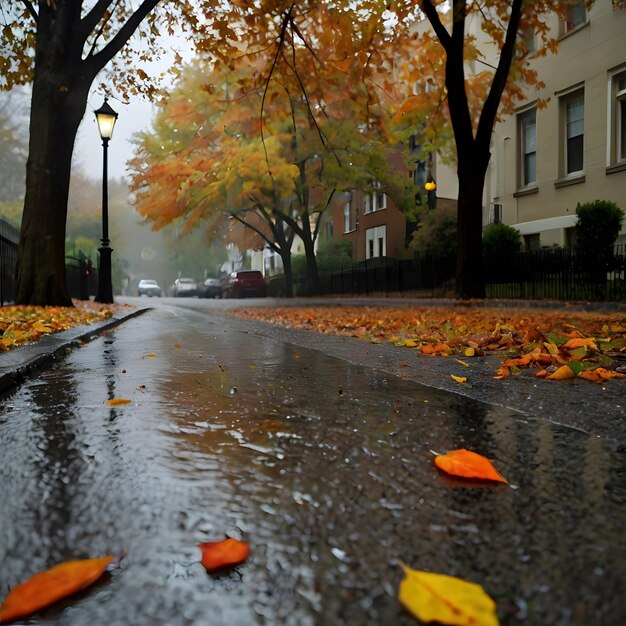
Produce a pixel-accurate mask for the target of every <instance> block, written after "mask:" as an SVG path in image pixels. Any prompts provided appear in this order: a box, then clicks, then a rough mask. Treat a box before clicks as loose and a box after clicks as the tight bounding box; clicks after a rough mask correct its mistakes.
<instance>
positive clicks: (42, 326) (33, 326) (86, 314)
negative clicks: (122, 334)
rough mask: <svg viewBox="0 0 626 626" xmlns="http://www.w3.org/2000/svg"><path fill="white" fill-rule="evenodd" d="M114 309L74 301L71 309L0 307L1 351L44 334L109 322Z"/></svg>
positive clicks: (112, 307) (35, 339)
mask: <svg viewBox="0 0 626 626" xmlns="http://www.w3.org/2000/svg"><path fill="white" fill-rule="evenodd" d="M114 310H115V306H105V305H100V304H95V303H91V302H86V301H76V302H75V306H74V307H60V306H47V307H41V306H3V307H0V351H2V350H11V349H12V348H16V347H18V346H20V345H23V344H25V343H30V342H33V341H37V340H38V339H40V338H41V337H42V336H44V335H49V334H51V333H56V332H59V331H62V330H68V329H70V328H74V327H75V326H82V325H85V324H95V323H97V322H103V321H105V320H107V319H109V318H110V317H111V316H112V315H113V311H114Z"/></svg>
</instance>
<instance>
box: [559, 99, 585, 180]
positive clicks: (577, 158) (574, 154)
mask: <svg viewBox="0 0 626 626" xmlns="http://www.w3.org/2000/svg"><path fill="white" fill-rule="evenodd" d="M561 112H562V115H563V134H564V145H563V169H562V171H563V172H564V173H565V175H566V176H570V175H572V174H577V173H579V172H582V171H583V153H584V134H585V94H584V91H583V90H582V89H580V90H578V91H575V92H573V93H570V94H568V95H567V96H564V97H563V98H562V108H561Z"/></svg>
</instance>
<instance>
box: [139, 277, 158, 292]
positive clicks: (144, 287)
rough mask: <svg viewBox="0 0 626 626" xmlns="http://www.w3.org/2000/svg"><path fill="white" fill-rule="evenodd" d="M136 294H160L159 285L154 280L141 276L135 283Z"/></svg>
mask: <svg viewBox="0 0 626 626" xmlns="http://www.w3.org/2000/svg"><path fill="white" fill-rule="evenodd" d="M137 295H138V296H160V295H161V287H159V283H157V281H156V280H150V279H149V278H142V279H141V280H140V281H139V282H138V283H137Z"/></svg>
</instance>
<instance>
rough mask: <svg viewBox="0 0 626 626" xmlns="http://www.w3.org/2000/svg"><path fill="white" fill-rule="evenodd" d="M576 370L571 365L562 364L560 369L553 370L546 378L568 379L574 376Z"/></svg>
mask: <svg viewBox="0 0 626 626" xmlns="http://www.w3.org/2000/svg"><path fill="white" fill-rule="evenodd" d="M575 376H576V374H574V370H572V368H571V367H570V366H569V365H561V367H559V369H558V370H556V371H555V372H552V374H550V375H549V376H546V380H567V379H568V378H574V377H575Z"/></svg>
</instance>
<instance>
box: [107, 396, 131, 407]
mask: <svg viewBox="0 0 626 626" xmlns="http://www.w3.org/2000/svg"><path fill="white" fill-rule="evenodd" d="M131 402H132V400H130V399H129V398H111V400H107V401H106V402H105V404H108V405H109V406H121V405H122V404H130V403H131Z"/></svg>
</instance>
